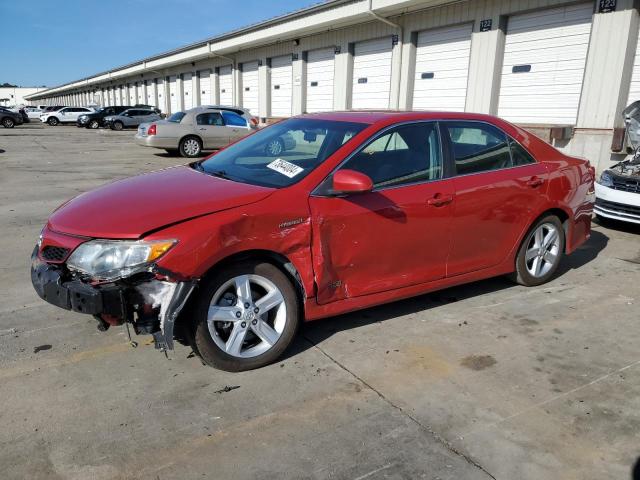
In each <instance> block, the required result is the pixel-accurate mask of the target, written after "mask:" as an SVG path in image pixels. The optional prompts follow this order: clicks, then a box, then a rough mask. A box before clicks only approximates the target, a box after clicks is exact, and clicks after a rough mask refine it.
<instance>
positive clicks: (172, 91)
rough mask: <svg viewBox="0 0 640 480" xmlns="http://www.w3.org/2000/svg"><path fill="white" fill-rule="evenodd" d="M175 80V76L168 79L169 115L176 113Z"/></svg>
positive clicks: (176, 92) (176, 93)
mask: <svg viewBox="0 0 640 480" xmlns="http://www.w3.org/2000/svg"><path fill="white" fill-rule="evenodd" d="M176 79H177V77H176V76H175V75H171V76H170V77H169V108H170V109H171V113H176V112H177V111H178V85H177V84H176Z"/></svg>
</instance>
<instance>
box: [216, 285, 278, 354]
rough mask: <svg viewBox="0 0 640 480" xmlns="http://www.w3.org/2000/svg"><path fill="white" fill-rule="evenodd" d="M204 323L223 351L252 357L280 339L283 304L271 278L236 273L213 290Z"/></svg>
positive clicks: (266, 349)
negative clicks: (236, 274)
mask: <svg viewBox="0 0 640 480" xmlns="http://www.w3.org/2000/svg"><path fill="white" fill-rule="evenodd" d="M207 324H208V327H209V333H210V334H211V338H212V339H213V341H214V342H215V343H216V345H217V346H218V347H219V348H220V349H221V350H222V351H223V352H225V353H226V354H228V355H230V356H232V357H236V358H251V357H256V356H258V355H261V354H263V353H265V352H267V351H268V350H270V349H271V348H272V347H273V346H274V345H275V344H276V342H277V341H278V340H279V339H280V336H281V335H282V333H283V331H284V329H285V326H286V324H287V305H286V303H285V300H284V296H283V295H282V292H281V291H280V289H279V288H278V287H277V286H276V285H275V284H274V283H273V282H272V281H271V280H269V279H267V278H265V277H263V276H261V275H256V274H248V275H239V276H237V277H234V278H232V279H230V280H229V281H227V282H225V283H224V284H223V285H222V286H221V287H220V288H218V289H217V290H216V292H215V293H214V295H213V297H212V299H211V303H210V305H209V311H208V316H207Z"/></svg>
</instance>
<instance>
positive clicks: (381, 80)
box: [352, 37, 392, 109]
mask: <svg viewBox="0 0 640 480" xmlns="http://www.w3.org/2000/svg"><path fill="white" fill-rule="evenodd" d="M391 49H392V45H391V38H390V37H384V38H378V39H375V40H368V41H365V42H359V43H356V44H355V46H354V57H353V90H352V107H353V108H355V109H374V108H389V94H390V92H391Z"/></svg>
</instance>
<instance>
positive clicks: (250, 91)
mask: <svg viewBox="0 0 640 480" xmlns="http://www.w3.org/2000/svg"><path fill="white" fill-rule="evenodd" d="M259 95H260V92H259V80H258V62H257V61H254V62H246V63H243V64H242V106H243V107H244V108H247V109H249V111H250V112H251V114H252V115H258V111H259V109H260V97H259Z"/></svg>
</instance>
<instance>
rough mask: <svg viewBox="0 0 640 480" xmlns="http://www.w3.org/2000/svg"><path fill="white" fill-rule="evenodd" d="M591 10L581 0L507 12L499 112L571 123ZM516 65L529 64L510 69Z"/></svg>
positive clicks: (521, 118)
mask: <svg viewBox="0 0 640 480" xmlns="http://www.w3.org/2000/svg"><path fill="white" fill-rule="evenodd" d="M592 14H593V7H592V5H591V4H590V3H589V4H587V3H585V4H579V5H573V6H570V7H560V8H553V9H547V10H544V11H539V12H532V13H528V14H523V15H515V16H512V17H510V18H509V20H508V24H507V34H506V39H505V53H504V62H503V69H502V79H501V85H500V100H499V107H498V115H500V116H502V117H504V118H506V119H507V120H511V121H516V122H524V123H569V124H574V123H575V121H576V119H577V115H578V105H579V103H580V92H581V90H582V82H583V78H584V68H585V64H586V58H587V52H588V47H589V37H590V32H591V18H592ZM515 65H529V66H530V70H529V71H528V72H527V71H523V72H514V71H513V67H514V66H515Z"/></svg>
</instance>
